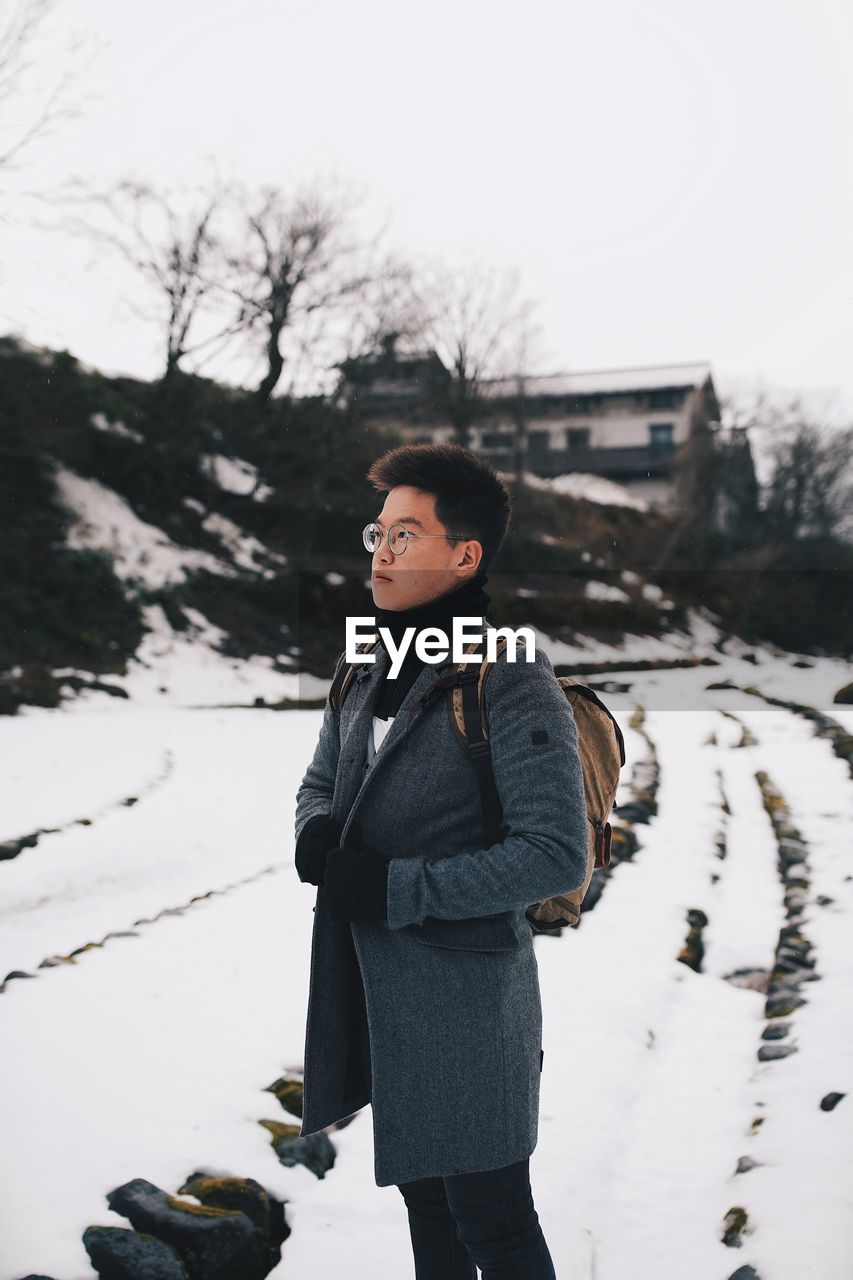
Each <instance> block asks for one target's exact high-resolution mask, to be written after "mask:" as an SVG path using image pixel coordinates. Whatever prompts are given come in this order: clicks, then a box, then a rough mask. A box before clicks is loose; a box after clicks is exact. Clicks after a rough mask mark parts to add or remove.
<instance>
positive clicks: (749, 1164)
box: [735, 1156, 761, 1174]
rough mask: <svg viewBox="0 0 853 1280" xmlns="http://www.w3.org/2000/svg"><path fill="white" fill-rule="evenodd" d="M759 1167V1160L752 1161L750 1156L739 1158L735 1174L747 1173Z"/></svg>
mask: <svg viewBox="0 0 853 1280" xmlns="http://www.w3.org/2000/svg"><path fill="white" fill-rule="evenodd" d="M760 1165H761V1161H760V1160H753V1158H752V1156H741V1158H740V1159H739V1160H738V1162H737V1168H736V1169H735V1173H736V1174H738V1173H749V1171H750V1169H758V1168H759V1167H760Z"/></svg>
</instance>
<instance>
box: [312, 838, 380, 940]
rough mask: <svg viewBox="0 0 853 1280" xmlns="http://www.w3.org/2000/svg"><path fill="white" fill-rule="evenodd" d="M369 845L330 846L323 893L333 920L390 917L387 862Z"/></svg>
mask: <svg viewBox="0 0 853 1280" xmlns="http://www.w3.org/2000/svg"><path fill="white" fill-rule="evenodd" d="M391 857H393V855H387V856H386V855H385V854H384V853H380V852H379V850H378V849H373V848H371V847H370V846H369V845H368V846H365V847H363V848H358V847H350V846H347V848H345V849H330V850H329V854H328V858H327V861H326V875H325V878H324V880H323V896H324V898H325V900H326V906H327V907H328V908H329V914H330V915H331V916H332V918H333V919H334V920H339V921H343V920H387V919H388V905H387V904H388V863H389V862H390V861H391Z"/></svg>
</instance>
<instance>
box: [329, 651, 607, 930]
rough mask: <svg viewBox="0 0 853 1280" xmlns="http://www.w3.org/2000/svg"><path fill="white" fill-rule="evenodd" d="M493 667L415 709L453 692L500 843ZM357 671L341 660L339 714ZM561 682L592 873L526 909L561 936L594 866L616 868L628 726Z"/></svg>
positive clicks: (583, 691) (334, 701)
mask: <svg viewBox="0 0 853 1280" xmlns="http://www.w3.org/2000/svg"><path fill="white" fill-rule="evenodd" d="M378 643H379V642H378V641H376V642H375V643H374V644H371V643H368V644H366V645H364V646H361V645H360V646H359V651H360V652H370V650H371V649H373V648H375V647H376V646H377V645H378ZM481 646H482V640H474V641H472V642H471V643H470V644H469V645H467V646H466V648H465V650H464V652H465V653H476V652H477V651H478V650H480V649H481ZM506 647H507V640H506V637H505V636H501V637H499V639H498V641H497V644H496V647H495V656H497V655H498V654H500V653H502V652H503V651H504V649H506ZM492 666H493V663H492V662H490V661H489V659H488V658H484V659H483V661H482V662H481V663H480V665H479V667H473V666H472V664H471V663H466V662H460V663H457V664H456V665H455V666H453V667H452V668H451V670H450V672H449V673H448V674H447V675H445V676H443V677H442V678H441V679H440V680H437V681H436V682H435V683H434V684H433V685H431V686H430V688H429V689H428V690H427V692H426V693H425V694H424V695H423V697H421V698H418V699H417V701H416V702H415V703H413V704H412V707H411V708H410V716H411V713H412V712H414V710H415V709H416V707H420V706H423V705H424V704H426V703H428V702H430V701H431V700H432V698H434V697H436V696H437V695H438V694H439V693H442V692H444V691H446V690H449V692H450V697H449V698H448V700H447V705H448V713H449V715H450V720H451V724H452V725H453V729H454V731H455V733H456V736H457V737H458V739H459V741H460V743H461V744H462V746H463V747H464V749H465V752H466V754H467V755H468V758H469V759H470V760H471V762H472V764H473V765H474V769H475V771H476V774H477V781H478V783H479V786H480V799H481V803H482V809H483V827H484V831H485V835H486V840H487V843H488V844H489V845H492V844H498V843H500V842H501V841H502V840H503V839H504V836H505V835H506V833H507V828H506V826H505V824H504V821H503V810H502V807H501V802H500V796H499V795H498V790H497V786H496V784H495V778H494V773H493V771H492V758H491V750H490V747H489V729H488V725H487V723H486V717H485V707H484V701H483V699H484V693H485V685H486V679H487V677H488V674H489V671H490V670H491V668H492ZM354 674H355V668H354V667H353V666H351V665H349V664H347V663H342V664H341V667H340V668H339V670H338V671H337V673H336V676H335V679H334V681H333V683H332V688H331V690H330V692H329V699H330V702H331V705H332V707H333V709H334V710H335V711H338V712H339V711H340V707H341V703H342V702H343V699H344V697H345V696H346V693H347V691H348V689H349V687H350V684H351V682H352V678H353V675H354ZM557 683H558V684H559V685H560V688H561V689H562V690H563V693H564V694H565V695H566V697H567V698H568V700H569V704H570V706H571V708H572V714H573V716H574V719H575V725H576V726H577V732H578V754H579V755H580V761H581V768H582V771H583V783H584V801H585V804H586V816H587V820H588V822H589V840H588V846H587V870H586V876H585V878H584V882H583V884H582V885H581V886H580V888H578V889H574V890H573V891H572V892H571V893H564V894H559V895H558V896H557V897H556V898H548V899H546V901H545V902H537V903H534V904H533V905H532V906H529V907H528V908H527V919H528V922H529V923H530V926H531V928H532V929H533V931H534V933H554V932H556V931H558V930H560V929H562V928H563V927H564V926H565V925H576V924H577V923H578V921H579V919H580V913H581V903H582V902H583V900H584V897H585V895H586V892H587V889H588V888H589V885H590V881H591V880H592V873H593V871H595V869H596V868H597V867H609V866H610V837H611V826H610V823H609V821H608V818H609V816H610V814H611V812H612V810H613V806H614V804H615V803H616V790H617V787H618V785H619V773H620V770H621V768H622V766H623V765H624V764H625V741H624V738H623V736H622V730H621V729H620V728H619V725H618V723H617V721H616V718H615V716H614V715H613V714H612V712H611V711H609V710H608V709H607V707H606V706H605V705H604V703H603V702H602V701H601V699H600V698H599V697H598V695H597V694H596V693H595V691H594V690H593V689H590V688H589V687H588V686H587V685H585V684H580V683H579V682H578V681H577V680H573V679H572V677H571V676H557Z"/></svg>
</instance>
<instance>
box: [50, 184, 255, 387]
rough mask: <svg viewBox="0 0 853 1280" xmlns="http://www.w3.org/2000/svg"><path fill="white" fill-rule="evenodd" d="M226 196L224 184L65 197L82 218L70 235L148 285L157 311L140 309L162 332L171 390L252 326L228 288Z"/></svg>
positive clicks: (72, 192) (83, 189)
mask: <svg viewBox="0 0 853 1280" xmlns="http://www.w3.org/2000/svg"><path fill="white" fill-rule="evenodd" d="M226 195H227V193H226V190H225V188H223V187H222V186H221V185H220V184H218V183H215V184H213V185H212V186H209V187H203V188H199V189H197V190H195V191H193V192H190V193H189V194H187V193H183V192H180V193H178V192H169V191H160V190H157V189H156V188H155V187H153V186H151V185H150V184H148V183H145V182H139V181H134V180H131V179H125V180H122V181H121V182H119V183H117V184H116V185H115V186H113V187H110V188H108V189H106V190H101V191H97V190H94V189H92V188H91V187H87V186H86V185H85V184H82V183H79V182H78V183H74V184H72V185H71V187H70V188H69V190H68V192H67V194H66V195H65V196H64V197H63V199H64V201H65V203H66V204H67V205H68V206H69V207H73V206H74V205H76V206H77V207H78V209H79V210H80V211H81V212H80V213H78V215H77V216H76V217H74V218H72V220H71V222H70V223H69V224H68V229H69V230H71V231H76V232H78V233H80V234H83V235H85V236H87V237H89V238H92V239H94V240H95V241H96V242H98V243H99V244H104V245H107V246H108V247H110V248H111V249H112V250H114V251H115V252H117V253H118V254H119V255H121V257H122V258H123V259H124V260H125V262H126V263H128V264H129V265H130V266H131V267H132V268H133V269H134V270H135V271H136V272H137V273H138V275H139V277H140V278H141V279H142V280H143V281H144V282H145V284H146V285H147V286H148V291H149V293H150V294H151V296H152V297H153V299H154V311H153V312H152V311H151V310H150V309H148V308H144V307H138V306H136V307H135V308H134V309H135V310H136V312H137V314H139V315H140V316H141V317H142V318H143V319H146V320H152V319H153V320H154V321H155V322H156V323H157V324H158V325H160V326H161V330H162V332H163V345H164V348H165V350H164V357H165V361H164V371H163V378H162V384H163V386H164V387H167V386H168V385H169V384H170V383H171V381H172V379H173V378H174V375H175V373H176V372H177V371H178V369H179V368H180V367H181V364H182V362H183V361H184V360H185V359H186V358H187V357H189V356H192V355H197V354H198V353H199V352H201V351H203V350H205V351H207V353H208V357H209V356H210V353H211V350H212V349H213V348H215V347H217V344H218V349H219V350H221V349H222V346H223V344H224V343H226V342H227V341H228V339H230V338H232V337H233V336H234V335H235V334H237V333H238V332H240V331H241V329H242V327H243V325H244V323H245V316H243V315H237V316H236V317H234V316H233V315H231V314H228V305H227V299H226V297H225V291H224V287H223V278H224V270H225V268H224V249H223V244H222V240H221V237H220V235H219V232H218V228H217V218H218V215H219V213H220V211H221V210H222V208H223V206H224V203H225V200H226ZM202 325H204V326H205V328H206V330H207V331H206V332H205V333H204V336H200V335H199V331H200V329H201V327H202Z"/></svg>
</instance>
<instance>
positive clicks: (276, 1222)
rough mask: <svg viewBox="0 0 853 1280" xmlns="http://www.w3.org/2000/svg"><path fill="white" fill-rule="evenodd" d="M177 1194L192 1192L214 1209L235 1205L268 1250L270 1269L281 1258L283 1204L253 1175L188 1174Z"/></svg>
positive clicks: (284, 1231) (285, 1228)
mask: <svg viewBox="0 0 853 1280" xmlns="http://www.w3.org/2000/svg"><path fill="white" fill-rule="evenodd" d="M178 1194H179V1195H182V1196H195V1198H196V1200H200V1201H201V1203H202V1204H206V1205H210V1206H212V1208H214V1209H238V1210H239V1211H240V1213H245V1215H246V1217H247V1218H248V1219H249V1221H250V1222H251V1223H252V1224H253V1226H254V1228H255V1231H256V1232H257V1233H258V1237H259V1242H260V1243H261V1244H262V1246H263V1247H265V1248H266V1249H267V1251H268V1254H269V1264H270V1269H272V1268H273V1267H277V1266H278V1264H279V1262H281V1246H282V1244H283V1243H284V1241H285V1240H286V1239H287V1237H288V1236H289V1235H290V1226H289V1224H288V1222H287V1219H286V1217H285V1214H284V1204H283V1203H282V1201H281V1200H277V1199H276V1197H275V1196H273V1195H271V1194H270V1192H269V1191H267V1189H266V1188H265V1187H262V1186H261V1184H260V1183H259V1182H256V1181H255V1179H254V1178H224V1177H210V1176H209V1175H208V1174H205V1173H193V1174H190V1176H189V1178H188V1179H187V1181H186V1182H185V1183H184V1185H183V1186H181V1187H178Z"/></svg>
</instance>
